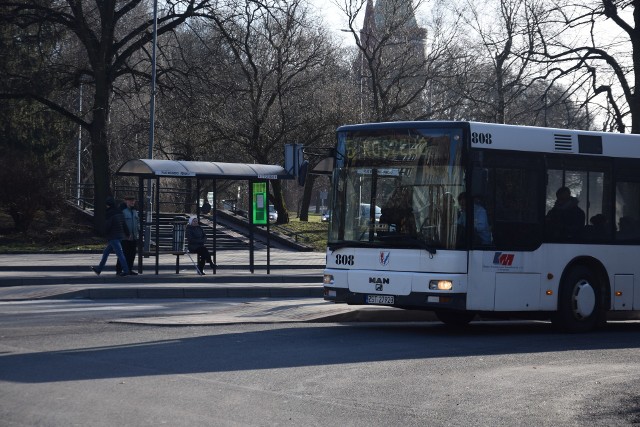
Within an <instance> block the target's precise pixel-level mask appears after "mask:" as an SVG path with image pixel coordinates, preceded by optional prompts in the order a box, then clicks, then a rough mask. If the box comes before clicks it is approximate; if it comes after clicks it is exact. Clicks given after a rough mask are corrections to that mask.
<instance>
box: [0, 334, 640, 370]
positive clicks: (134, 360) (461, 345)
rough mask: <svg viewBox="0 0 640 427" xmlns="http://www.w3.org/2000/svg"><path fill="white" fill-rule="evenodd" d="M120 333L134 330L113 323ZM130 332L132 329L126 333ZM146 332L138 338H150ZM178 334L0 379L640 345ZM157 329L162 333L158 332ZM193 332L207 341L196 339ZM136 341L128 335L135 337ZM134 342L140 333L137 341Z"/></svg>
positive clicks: (23, 357) (6, 359)
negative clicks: (172, 337) (165, 338)
mask: <svg viewBox="0 0 640 427" xmlns="http://www.w3.org/2000/svg"><path fill="white" fill-rule="evenodd" d="M110 327H113V328H116V332H115V333H118V331H120V330H122V331H128V332H129V333H130V332H131V329H130V328H131V326H122V325H110ZM126 328H129V329H126ZM142 328H146V329H147V333H145V334H140V336H147V334H148V332H149V327H142ZM261 328H262V329H261V330H259V331H250V332H232V333H227V331H228V328H221V327H196V328H193V327H192V328H177V329H173V330H172V333H171V334H172V335H175V336H176V338H175V339H167V340H159V341H142V340H141V341H140V342H132V343H130V344H125V345H115V346H105V347H92V348H83V349H73V350H63V351H50V352H40V353H23V354H14V353H6V352H5V353H4V354H0V381H10V382H19V383H48V382H60V381H78V380H93V379H103V378H120V377H139V376H149V375H168V374H190V373H202V372H230V371H244V370H260V369H276V368H290V367H305V366H319V367H320V366H327V365H333V364H345V363H370V362H380V361H388V360H415V359H424V360H425V362H426V363H429V360H430V359H435V358H452V357H467V356H482V355H501V354H526V353H545V352H563V351H576V350H578V351H579V350H585V351H587V350H616V349H623V348H624V349H629V348H639V347H640V323H638V322H625V323H609V324H608V325H607V327H606V328H605V330H602V331H598V332H593V333H588V334H575V335H567V334H559V333H554V332H552V329H551V327H550V325H549V324H548V323H543V322H507V323H505V322H476V323H473V324H472V325H471V327H469V328H467V329H465V330H455V331H452V330H451V329H449V328H447V327H445V326H444V325H442V324H439V323H419V322H416V323H410V324H406V323H405V324H398V323H385V324H375V323H367V324H363V323H359V324H348V325H332V326H326V325H322V326H321V325H314V326H309V325H307V326H304V327H292V326H291V325H286V326H282V325H278V326H275V325H267V326H262V327H261ZM155 329H157V328H155ZM194 331H196V332H197V333H202V334H205V333H207V334H209V333H210V335H203V336H195V337H194V336H193V335H194ZM131 336H132V335H128V337H129V338H130V337H131ZM133 336H135V335H133Z"/></svg>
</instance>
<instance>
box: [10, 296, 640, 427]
mask: <svg viewBox="0 0 640 427" xmlns="http://www.w3.org/2000/svg"><path fill="white" fill-rule="evenodd" d="M130 304H131V305H127V303H124V302H100V303H97V302H91V301H85V302H74V301H67V302H57V303H50V305H45V303H42V302H39V303H36V302H31V303H27V302H23V303H3V304H1V305H0V420H2V422H1V424H2V425H7V426H14V425H18V426H20V425H29V426H31V425H47V426H69V425H83V426H86V425H92V426H113V425H126V426H148V425H149V426H150V425H154V426H156V425H180V426H184V425H186V426H192V425H193V426H202V425H215V426H218V425H220V426H236V425H250V426H254V425H255V426H272V425H290V426H302V425H304V426H307V425H318V426H328V425H349V426H371V425H384V426H387V425H389V426H390V425H393V426H397V425H420V426H424V425H430V426H469V425H482V426H484V425H486V426H497V425H505V426H513V425H521V426H612V425H633V424H637V423H640V351H638V347H639V346H640V323H638V322H620V323H617V322H614V323H610V324H609V325H608V326H607V328H606V329H605V330H603V331H599V332H593V333H588V334H580V335H565V334H558V333H555V332H553V330H552V329H551V328H550V327H549V325H548V324H547V323H544V322H478V323H474V324H472V325H471V327H470V328H468V329H465V330H462V331H452V330H450V329H448V328H446V327H444V326H443V325H442V324H439V323H437V322H408V323H405V322H396V323H317V322H315V323H308V322H302V321H300V322H285V323H258V324H216V325H209V326H179V327H176V326H171V327H168V326H157V325H145V324H133V323H114V322H112V321H115V320H118V319H124V318H129V317H131V316H132V315H133V316H135V317H136V318H141V317H148V318H149V319H154V318H158V317H178V318H179V317H181V316H190V315H192V314H195V313H197V312H199V311H201V310H206V309H207V308H206V307H207V305H206V301H205V302H203V301H192V302H188V301H177V302H176V301H174V302H171V301H169V302H157V301H143V302H141V301H135V302H131V303H130Z"/></svg>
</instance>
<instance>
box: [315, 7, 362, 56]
mask: <svg viewBox="0 0 640 427" xmlns="http://www.w3.org/2000/svg"><path fill="white" fill-rule="evenodd" d="M307 1H308V2H309V6H310V8H311V9H312V10H313V11H314V13H317V14H318V15H320V16H322V17H323V18H324V20H325V24H326V28H327V29H328V30H329V31H330V32H331V33H332V34H333V35H335V37H336V38H338V39H339V40H342V43H343V45H344V46H346V45H347V44H351V45H353V43H354V42H353V35H351V34H350V33H347V32H343V31H340V29H341V28H347V17H346V16H345V15H344V14H343V13H341V12H340V9H339V8H338V6H336V5H335V4H334V2H333V1H332V0H307ZM362 14H363V17H364V10H363V12H362ZM363 17H362V18H363ZM362 18H361V19H362ZM358 28H360V27H359V26H358Z"/></svg>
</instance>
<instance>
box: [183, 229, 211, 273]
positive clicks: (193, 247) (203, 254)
mask: <svg viewBox="0 0 640 427" xmlns="http://www.w3.org/2000/svg"><path fill="white" fill-rule="evenodd" d="M186 236H187V248H189V252H191V253H196V254H198V270H199V273H200V274H204V264H205V262H206V263H208V264H209V265H210V266H211V268H212V269H214V270H215V266H214V264H213V260H212V259H211V254H210V253H209V250H208V249H207V247H206V246H205V242H206V241H207V235H206V234H205V232H204V229H203V228H202V227H201V226H200V225H199V224H198V218H196V217H195V216H192V217H191V218H189V222H188V223H187V233H186Z"/></svg>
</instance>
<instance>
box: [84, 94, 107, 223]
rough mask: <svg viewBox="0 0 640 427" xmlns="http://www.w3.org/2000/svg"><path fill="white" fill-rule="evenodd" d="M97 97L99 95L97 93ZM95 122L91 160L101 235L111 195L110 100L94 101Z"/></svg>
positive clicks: (92, 125)
mask: <svg viewBox="0 0 640 427" xmlns="http://www.w3.org/2000/svg"><path fill="white" fill-rule="evenodd" d="M96 98H97V95H96ZM94 106H95V107H97V108H94V113H93V114H94V115H93V122H92V123H91V128H90V130H89V133H90V135H91V145H92V149H91V160H92V162H93V183H94V199H93V220H94V222H93V224H94V227H95V230H96V232H97V233H98V234H99V235H102V234H103V225H104V221H105V215H106V205H105V201H106V199H107V196H111V195H112V193H111V189H110V188H109V183H110V175H111V174H110V171H109V148H108V145H107V115H108V113H107V110H108V108H109V107H108V102H106V101H105V102H104V105H100V104H99V103H98V101H96V103H94Z"/></svg>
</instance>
